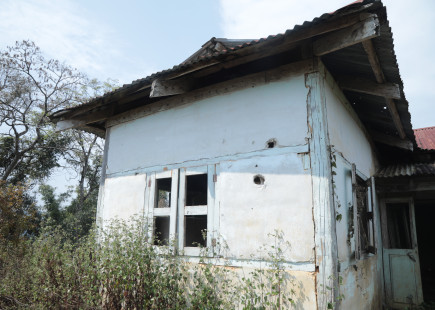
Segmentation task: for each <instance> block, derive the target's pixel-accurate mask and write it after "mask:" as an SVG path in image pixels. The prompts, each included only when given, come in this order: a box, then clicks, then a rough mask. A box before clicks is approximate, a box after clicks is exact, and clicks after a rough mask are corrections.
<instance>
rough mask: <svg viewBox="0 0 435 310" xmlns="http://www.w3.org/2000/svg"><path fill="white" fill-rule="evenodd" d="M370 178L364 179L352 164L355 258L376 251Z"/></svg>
mask: <svg viewBox="0 0 435 310" xmlns="http://www.w3.org/2000/svg"><path fill="white" fill-rule="evenodd" d="M370 185H371V183H370V180H367V181H365V180H363V179H362V178H361V177H359V176H358V175H357V174H356V166H355V165H354V164H353V165H352V193H353V199H352V200H353V213H354V214H353V215H354V216H353V222H354V231H355V258H356V259H360V258H361V256H362V255H363V254H367V253H372V254H375V253H376V248H375V237H374V221H373V201H372V192H371V187H370Z"/></svg>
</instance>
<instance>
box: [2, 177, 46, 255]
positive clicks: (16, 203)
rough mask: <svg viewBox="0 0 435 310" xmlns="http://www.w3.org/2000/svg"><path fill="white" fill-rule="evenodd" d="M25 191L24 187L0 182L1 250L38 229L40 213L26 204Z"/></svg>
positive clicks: (33, 206)
mask: <svg viewBox="0 0 435 310" xmlns="http://www.w3.org/2000/svg"><path fill="white" fill-rule="evenodd" d="M25 190H26V188H25V186H24V185H21V184H16V185H14V184H7V183H6V182H5V181H0V248H2V246H3V245H5V244H6V243H9V242H10V243H12V244H15V245H16V244H17V243H19V242H20V241H21V240H22V239H23V237H24V236H26V235H29V234H32V232H33V230H34V229H36V225H37V221H38V212H37V210H36V208H35V205H34V204H33V203H28V202H26V192H25Z"/></svg>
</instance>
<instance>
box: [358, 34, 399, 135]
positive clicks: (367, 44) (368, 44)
mask: <svg viewBox="0 0 435 310" xmlns="http://www.w3.org/2000/svg"><path fill="white" fill-rule="evenodd" d="M362 45H363V47H364V50H365V51H366V53H367V56H368V58H369V62H370V65H371V67H372V70H373V73H374V74H375V77H376V81H377V82H378V83H379V84H384V83H385V75H384V72H383V71H382V68H381V65H380V63H379V59H378V56H377V54H376V51H375V47H374V46H373V42H372V41H371V40H366V41H363V42H362ZM385 101H386V105H387V108H388V110H389V111H390V114H391V117H392V119H393V122H394V125H395V126H396V129H397V132H398V133H399V137H400V138H401V139H406V134H405V130H404V129H403V125H402V122H401V120H400V116H399V112H398V111H397V107H396V103H395V102H394V100H393V99H391V98H388V97H387V98H385Z"/></svg>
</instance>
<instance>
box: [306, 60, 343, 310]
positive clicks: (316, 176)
mask: <svg viewBox="0 0 435 310" xmlns="http://www.w3.org/2000/svg"><path fill="white" fill-rule="evenodd" d="M314 61H315V67H316V68H317V70H318V71H315V72H311V73H308V74H306V75H305V86H306V87H307V88H308V89H309V90H308V96H307V109H308V125H309V126H308V127H309V130H310V134H311V138H310V141H309V146H310V159H311V178H312V191H313V193H312V195H313V217H314V226H315V228H314V229H315V231H314V241H315V259H316V268H317V269H318V273H317V275H316V289H317V308H318V309H327V308H328V304H329V303H333V302H334V301H335V298H336V296H337V292H338V273H337V266H336V264H337V240H336V236H335V210H334V204H333V196H332V172H331V159H330V150H329V134H328V125H327V118H326V98H325V89H324V77H323V75H322V74H321V73H322V71H324V70H322V69H324V68H323V66H322V64H321V62H320V60H319V59H317V58H315V59H314Z"/></svg>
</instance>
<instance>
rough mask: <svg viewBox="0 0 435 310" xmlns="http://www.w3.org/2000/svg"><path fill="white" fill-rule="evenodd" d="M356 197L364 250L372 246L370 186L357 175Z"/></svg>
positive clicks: (361, 243) (361, 245)
mask: <svg viewBox="0 0 435 310" xmlns="http://www.w3.org/2000/svg"><path fill="white" fill-rule="evenodd" d="M356 199H357V206H358V210H357V211H358V226H359V242H360V247H361V250H362V251H367V250H368V247H369V246H370V239H369V238H370V235H369V220H370V218H369V214H368V188H367V184H366V182H365V181H364V180H363V179H361V178H360V177H358V176H357V178H356Z"/></svg>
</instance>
